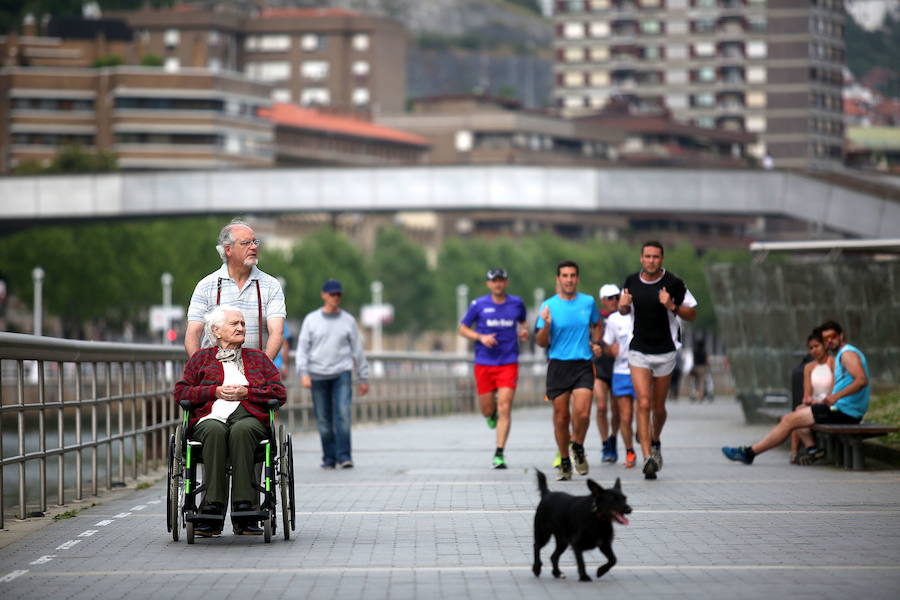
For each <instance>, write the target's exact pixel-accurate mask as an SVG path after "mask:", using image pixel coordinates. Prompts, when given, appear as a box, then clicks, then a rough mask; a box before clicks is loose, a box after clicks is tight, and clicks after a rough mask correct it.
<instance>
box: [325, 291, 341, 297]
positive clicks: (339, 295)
mask: <svg viewBox="0 0 900 600" xmlns="http://www.w3.org/2000/svg"><path fill="white" fill-rule="evenodd" d="M341 294H342V292H328V295H329V296H336V297H338V298H340V297H341Z"/></svg>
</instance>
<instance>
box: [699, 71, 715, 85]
mask: <svg viewBox="0 0 900 600" xmlns="http://www.w3.org/2000/svg"><path fill="white" fill-rule="evenodd" d="M715 80H716V70H715V69H714V68H713V67H701V68H699V69H697V81H702V82H703V83H710V82H713V81H715Z"/></svg>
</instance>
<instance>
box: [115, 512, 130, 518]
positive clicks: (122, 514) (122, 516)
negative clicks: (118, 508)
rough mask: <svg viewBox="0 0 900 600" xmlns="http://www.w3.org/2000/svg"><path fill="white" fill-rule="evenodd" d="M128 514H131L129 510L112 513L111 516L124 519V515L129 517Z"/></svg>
mask: <svg viewBox="0 0 900 600" xmlns="http://www.w3.org/2000/svg"><path fill="white" fill-rule="evenodd" d="M130 516H131V513H130V512H124V513H119V514H117V515H113V517H112V518H113V519H124V518H125V517H130Z"/></svg>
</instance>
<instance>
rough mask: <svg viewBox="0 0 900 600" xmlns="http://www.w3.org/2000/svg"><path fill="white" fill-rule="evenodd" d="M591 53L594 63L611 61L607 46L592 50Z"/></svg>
mask: <svg viewBox="0 0 900 600" xmlns="http://www.w3.org/2000/svg"><path fill="white" fill-rule="evenodd" d="M589 52H590V56H591V61H593V62H599V61H604V60H609V48H607V47H605V46H603V47H596V48H591V49H590V51H589Z"/></svg>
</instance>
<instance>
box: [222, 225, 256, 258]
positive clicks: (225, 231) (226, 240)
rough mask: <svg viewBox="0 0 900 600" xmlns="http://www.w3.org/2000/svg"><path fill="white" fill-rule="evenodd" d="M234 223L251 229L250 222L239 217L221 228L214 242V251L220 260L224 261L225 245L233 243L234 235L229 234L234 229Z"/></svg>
mask: <svg viewBox="0 0 900 600" xmlns="http://www.w3.org/2000/svg"><path fill="white" fill-rule="evenodd" d="M236 225H239V226H241V227H246V228H247V229H253V228H252V227H250V224H249V223H247V222H246V221H242V220H240V219H232V220H231V223H229V224H228V225H226V226H225V227H223V228H222V230H221V231H220V232H219V240H218V243H217V244H216V252H218V253H219V258H221V259H222V262H225V259H226V257H225V246H232V245H234V236H233V235H231V230H232V229H234V227H235V226H236Z"/></svg>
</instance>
